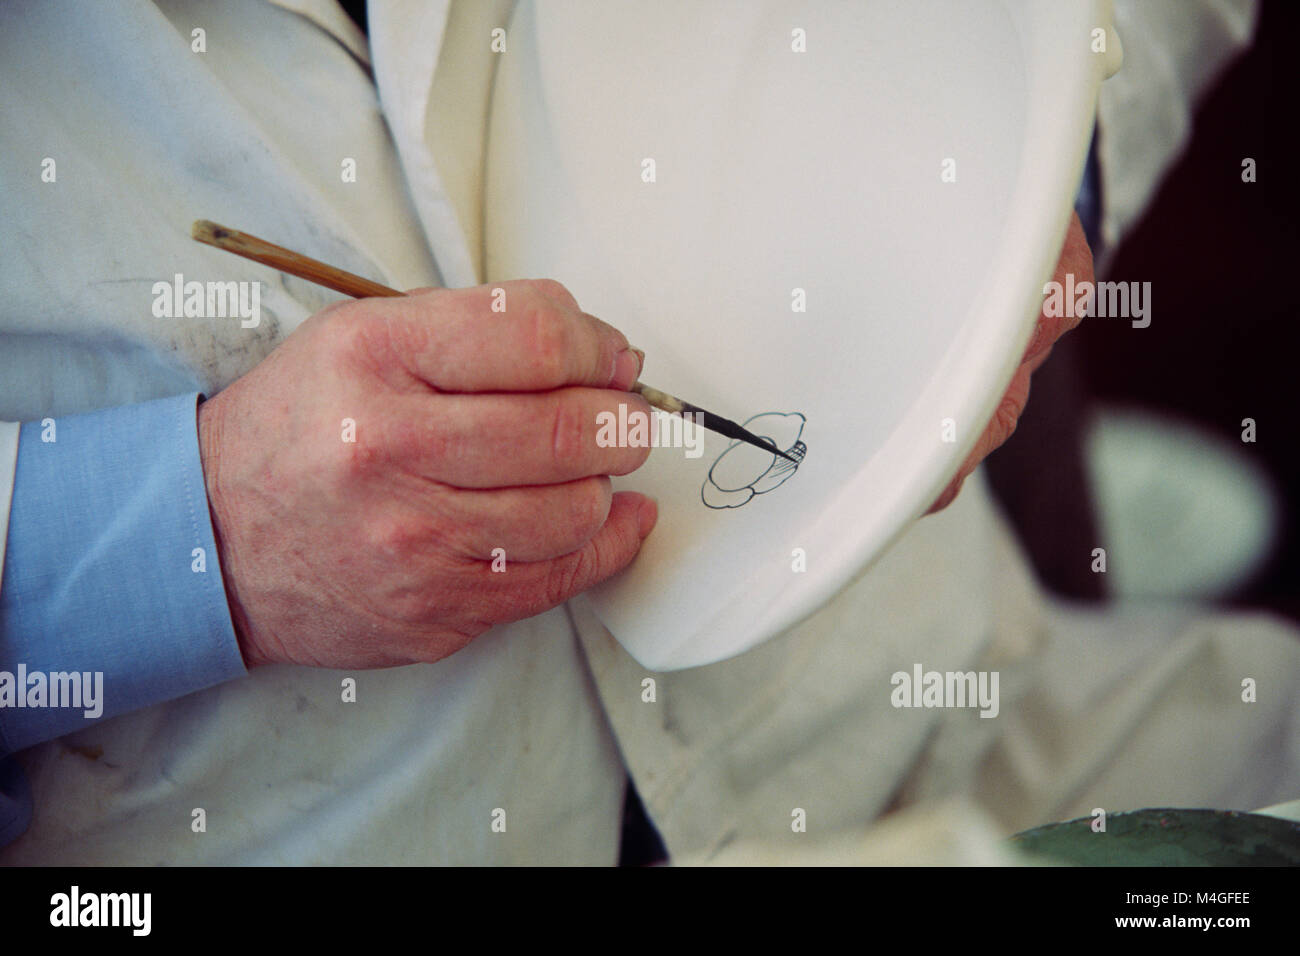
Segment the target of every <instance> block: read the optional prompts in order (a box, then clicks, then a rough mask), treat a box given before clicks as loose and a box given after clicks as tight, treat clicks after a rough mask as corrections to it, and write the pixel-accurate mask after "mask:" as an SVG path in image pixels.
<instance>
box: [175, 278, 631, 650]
mask: <svg viewBox="0 0 1300 956" xmlns="http://www.w3.org/2000/svg"><path fill="white" fill-rule="evenodd" d="M493 288H500V289H504V290H505V306H506V308H505V311H504V312H494V311H493V310H492V304H493V301H494V297H493V291H492V290H493ZM640 370H641V361H640V358H639V357H638V355H637V354H636V353H635V352H633V351H629V349H628V343H627V340H626V339H625V338H624V337H623V335H622V333H620V332H618V331H617V330H616V329H614V328H611V327H610V326H608V325H606V324H605V323H604V322H601V321H600V320H598V319H596V318H593V317H592V316H589V315H586V314H585V313H583V312H582V311H581V310H580V309H579V308H578V304H577V302H575V301H574V299H573V296H572V295H570V294H569V293H568V291H567V290H566V289H565V288H564V287H563V286H562V285H560V284H559V283H557V282H551V281H546V280H537V281H519V282H503V283H497V284H495V286H493V287H489V286H480V287H479V288H475V289H463V290H435V291H423V292H419V293H416V294H412V295H410V296H408V297H405V298H390V299H366V300H362V301H359V302H349V303H340V304H336V305H332V306H330V307H329V308H327V309H324V310H323V311H321V312H319V313H317V314H316V315H314V316H312V317H311V318H310V319H308V320H307V321H306V322H304V323H303V325H302V327H301V328H299V329H298V330H297V331H296V332H294V334H293V335H291V336H290V337H289V338H288V339H287V340H286V341H285V342H284V343H283V344H282V345H281V346H280V347H279V348H277V349H276V350H275V351H274V352H273V353H272V354H271V355H270V356H268V357H267V359H266V360H265V361H263V362H262V363H261V364H260V365H258V366H257V368H255V369H253V371H252V372H250V373H249V374H247V375H245V376H244V377H243V378H241V379H239V380H238V381H237V382H235V383H234V384H233V385H231V386H230V387H229V388H227V389H226V390H225V391H223V392H221V393H220V394H218V395H217V396H216V397H214V398H213V399H211V400H210V401H207V402H204V403H203V404H202V405H201V406H200V407H199V447H200V451H201V454H202V460H203V472H204V477H205V479H206V482H207V488H208V500H209V502H210V505H211V511H212V519H213V526H214V528H215V530H216V534H217V543H218V550H219V554H220V559H221V568H222V573H223V575H224V578H225V583H226V593H227V596H228V598H229V602H230V610H231V616H232V618H233V619H234V622H235V629H236V632H237V634H238V636H239V642H240V647H241V649H242V650H243V654H244V660H245V661H246V663H248V665H249V666H252V665H255V664H260V663H266V662H272V661H283V662H294V663H299V664H309V665H315V666H321V667H360V668H364V667H388V666H392V665H397V664H407V663H412V662H415V661H436V660H438V659H440V658H442V657H446V656H447V655H448V654H451V653H453V652H455V651H457V650H459V649H460V648H462V647H464V646H465V645H466V644H468V643H469V642H470V641H471V640H473V639H474V638H475V637H476V636H478V635H479V634H481V633H483V632H484V631H486V630H487V629H488V628H490V627H491V626H492V625H494V624H498V623H502V622H505V621H514V620H518V619H520V618H525V617H529V616H531V615H533V614H537V613H540V612H541V611H544V610H546V609H548V608H551V607H554V606H555V605H557V604H559V603H561V602H563V601H565V600H567V599H568V598H570V597H572V596H573V595H575V594H577V593H578V592H580V591H583V590H585V589H586V588H589V587H591V586H592V585H593V584H596V583H597V582H599V581H601V580H603V579H605V578H607V577H609V576H610V575H612V574H614V573H615V572H616V571H618V570H620V569H621V568H623V567H624V566H626V565H627V564H628V563H629V562H630V561H631V560H632V559H633V558H634V557H635V556H636V553H637V551H638V549H639V548H640V546H641V541H642V539H643V538H644V537H645V536H646V535H647V534H648V533H649V532H650V529H651V528H652V527H653V526H654V523H655V518H656V510H655V504H654V502H653V501H651V500H650V499H648V498H646V497H644V496H642V495H639V494H634V493H628V492H623V493H620V494H618V495H614V494H612V492H611V489H610V481H609V477H608V476H609V475H623V474H627V473H628V472H631V471H633V470H635V469H636V468H638V467H640V466H641V464H642V463H644V461H645V460H646V457H647V456H648V455H649V449H648V448H600V447H598V446H597V444H596V431H597V425H596V416H597V415H598V413H600V412H602V411H606V410H608V411H614V412H617V409H618V405H619V403H626V404H627V405H629V413H630V412H632V411H637V412H640V413H642V414H649V406H648V405H647V404H646V403H645V401H644V400H643V399H642V398H641V397H640V396H638V395H635V394H632V393H629V392H627V391H625V390H626V389H627V388H628V387H629V386H630V385H631V384H632V382H633V381H634V380H635V379H636V377H637V375H639V374H640ZM353 423H354V424H353ZM350 438H354V440H349V439H350ZM497 549H500V550H497ZM494 557H495V558H496V559H497V560H496V562H495V563H496V566H497V567H498V568H500V567H501V562H502V560H504V562H505V570H504V572H502V571H499V570H498V571H494V570H493V565H494V560H493V559H494Z"/></svg>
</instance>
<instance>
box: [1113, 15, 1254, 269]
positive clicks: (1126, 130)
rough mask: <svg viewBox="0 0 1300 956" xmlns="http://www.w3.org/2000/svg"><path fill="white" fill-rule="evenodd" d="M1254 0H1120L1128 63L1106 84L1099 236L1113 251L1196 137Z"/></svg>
mask: <svg viewBox="0 0 1300 956" xmlns="http://www.w3.org/2000/svg"><path fill="white" fill-rule="evenodd" d="M1257 7H1258V4H1257V2H1256V0H1115V6H1114V23H1115V31H1116V32H1117V33H1118V34H1119V37H1120V40H1121V41H1122V42H1123V44H1124V65H1123V67H1122V68H1121V69H1120V71H1119V72H1118V73H1117V74H1116V75H1115V76H1113V77H1111V78H1110V79H1108V80H1107V81H1106V82H1105V83H1103V84H1102V85H1101V93H1100V97H1099V100H1098V104H1097V117H1098V122H1099V123H1100V125H1101V137H1100V141H1099V143H1098V149H1099V153H1098V160H1099V162H1100V166H1101V178H1102V202H1103V203H1104V210H1103V215H1102V235H1103V237H1104V238H1105V240H1106V244H1107V246H1108V247H1109V248H1111V249H1114V248H1115V247H1116V246H1117V245H1118V244H1119V240H1120V239H1122V238H1123V236H1124V233H1125V232H1126V231H1127V230H1128V229H1129V228H1130V227H1131V226H1132V225H1133V224H1134V223H1135V222H1136V221H1137V219H1138V217H1139V216H1141V214H1142V212H1143V210H1144V209H1145V208H1146V205H1147V202H1148V201H1149V200H1150V199H1151V197H1152V196H1153V195H1154V194H1155V190H1156V187H1157V185H1159V182H1160V178H1161V176H1162V175H1163V174H1164V172H1165V170H1166V169H1167V168H1168V167H1169V165H1170V164H1172V163H1173V161H1174V160H1175V159H1177V157H1178V154H1179V153H1180V152H1181V151H1182V149H1183V146H1184V145H1185V144H1186V142H1187V140H1188V138H1189V137H1190V135H1191V126H1192V112H1193V109H1194V108H1195V105H1196V100H1197V98H1198V97H1199V96H1200V94H1201V93H1202V92H1203V91H1204V90H1205V89H1206V88H1207V87H1208V86H1209V84H1210V83H1211V82H1212V81H1213V80H1215V79H1216V78H1217V77H1218V75H1219V73H1220V71H1221V70H1222V69H1223V68H1224V67H1225V66H1226V65H1227V64H1228V62H1229V61H1230V60H1231V59H1232V58H1233V57H1234V56H1236V55H1237V54H1238V53H1239V52H1241V50H1243V49H1244V48H1245V47H1247V46H1248V45H1249V44H1250V39H1251V36H1252V34H1253V32H1254V24H1255V20H1256V12H1257Z"/></svg>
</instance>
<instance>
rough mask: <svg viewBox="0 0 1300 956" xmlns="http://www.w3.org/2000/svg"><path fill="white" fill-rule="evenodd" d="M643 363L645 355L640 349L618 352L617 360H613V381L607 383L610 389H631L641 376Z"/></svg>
mask: <svg viewBox="0 0 1300 956" xmlns="http://www.w3.org/2000/svg"><path fill="white" fill-rule="evenodd" d="M644 361H645V353H644V352H642V351H641V350H640V349H633V348H627V349H624V350H623V351H621V352H619V353H618V358H616V359H615V360H614V380H613V381H612V382H610V383H609V384H610V387H611V388H618V389H622V390H624V391H626V390H627V389H629V388H631V387H632V383H633V382H635V381H636V380H637V376H639V375H640V374H641V366H642V364H643V363H644Z"/></svg>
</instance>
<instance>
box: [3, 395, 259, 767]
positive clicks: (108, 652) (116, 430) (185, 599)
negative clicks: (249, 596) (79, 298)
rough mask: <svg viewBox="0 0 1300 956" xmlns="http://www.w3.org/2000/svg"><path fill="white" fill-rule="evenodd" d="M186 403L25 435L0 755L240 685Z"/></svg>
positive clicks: (17, 485) (36, 427)
mask: <svg viewBox="0 0 1300 956" xmlns="http://www.w3.org/2000/svg"><path fill="white" fill-rule="evenodd" d="M197 399H198V393H197V392H193V393H190V394H188V395H182V396H177V397H175V398H167V399H161V400H158V401H152V402H145V403H142V404H139V405H127V406H123V407H120V408H112V409H106V410H104V411H98V412H91V413H89V414H85V415H74V416H69V417H66V418H59V419H57V420H54V419H48V418H47V419H45V420H44V422H43V423H41V422H32V423H28V424H25V425H23V427H22V432H21V434H20V436H19V442H18V464H17V468H16V470H15V473H14V494H13V504H12V507H11V511H10V516H9V535H8V545H7V550H6V553H5V559H4V561H5V563H4V576H3V579H2V580H3V584H2V586H0V754H2V753H5V752H9V753H12V752H14V751H17V750H21V749H22V748H24V747H28V746H31V745H32V744H35V743H39V742H41V741H44V740H50V739H52V738H54V737H60V736H62V735H64V734H68V733H71V732H73V731H76V730H82V729H84V728H86V727H88V726H91V725H92V724H93V723H95V722H96V721H98V720H102V719H104V718H107V717H112V716H114V715H116V714H121V713H125V712H127V711H131V710H137V709H139V708H142V707H147V706H149V705H150V704H155V703H159V702H161V701H165V700H170V699H172V698H175V697H180V696H182V695H184V694H188V693H192V692H194V691H197V690H201V689H203V688H205V687H210V686H212V685H213V684H218V683H220V682H222V681H225V680H229V679H231V678H235V677H239V676H242V675H243V674H244V673H245V669H244V661H243V658H242V656H241V655H240V652H239V644H238V641H237V640H236V639H235V631H234V627H233V626H232V624H231V620H230V610H229V607H228V606H227V604H226V592H225V587H224V585H223V583H222V578H221V567H220V564H219V562H218V560H217V549H216V542H215V539H214V536H213V532H212V519H211V517H210V515H209V512H208V498H207V491H206V488H205V485H204V482H203V469H202V465H201V462H200V459H199V445H198V425H197V415H196V402H197ZM73 674H76V675H79V678H80V679H76V678H74V677H73V676H72V675H73ZM60 675H63V676H62V677H60ZM38 691H41V692H40V693H38ZM77 698H80V699H77Z"/></svg>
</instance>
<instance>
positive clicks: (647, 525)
mask: <svg viewBox="0 0 1300 956" xmlns="http://www.w3.org/2000/svg"><path fill="white" fill-rule="evenodd" d="M658 520H659V505H658V504H656V503H655V500H654V499H653V498H646V499H645V500H644V501H642V502H641V508H640V510H639V511H637V513H636V526H637V531H638V532H639V533H640V535H641V537H643V538H644V537H645V536H646V535H648V534H649V533H650V530H651V529H652V528H653V527H654V526H655V522H656V521H658Z"/></svg>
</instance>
